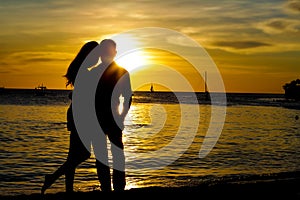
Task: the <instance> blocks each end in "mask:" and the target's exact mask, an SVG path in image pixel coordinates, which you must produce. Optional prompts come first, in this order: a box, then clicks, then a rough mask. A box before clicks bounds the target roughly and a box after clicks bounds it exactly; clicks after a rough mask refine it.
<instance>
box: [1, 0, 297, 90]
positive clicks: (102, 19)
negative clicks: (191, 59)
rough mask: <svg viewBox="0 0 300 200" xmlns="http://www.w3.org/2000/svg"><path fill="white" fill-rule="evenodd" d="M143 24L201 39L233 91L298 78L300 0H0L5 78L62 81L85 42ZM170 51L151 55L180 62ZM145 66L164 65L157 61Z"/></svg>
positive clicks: (9, 82) (278, 86) (27, 83)
mask: <svg viewBox="0 0 300 200" xmlns="http://www.w3.org/2000/svg"><path fill="white" fill-rule="evenodd" d="M143 27H161V28H166V29H170V30H174V31H177V32H179V33H182V34H183V35H186V36H187V37H189V38H191V39H193V40H195V41H196V42H197V43H199V44H200V45H201V46H202V47H203V48H204V49H205V50H206V51H207V52H208V54H209V55H210V56H211V58H212V59H213V61H214V62H215V64H216V66H217V67H218V69H219V71H220V73H221V76H222V78H223V81H224V85H225V89H226V91H227V92H268V93H269V92H271V93H283V92H284V91H283V89H282V85H283V84H285V83H286V82H290V81H291V80H294V79H297V78H300V66H299V65H300V1H299V0H285V1H279V0H244V1H243V0H226V1H225V0H223V1H219V0H218V1H217V0H194V1H191V0H190V1H179V0H166V1H162V0H141V1H123V0H122V1H120V0H117V1H104V0H89V1H79V0H43V1H41V0H9V1H0V28H1V32H0V44H1V47H0V86H5V87H8V88H9V87H17V88H34V87H35V86H37V85H38V84H40V83H44V84H46V85H47V86H48V88H55V89H58V88H60V89H64V88H65V79H64V78H63V77H62V75H63V74H64V73H65V71H66V69H67V67H68V65H69V63H70V62H71V61H72V59H73V58H74V57H75V55H76V53H77V52H78V50H79V48H80V47H81V46H82V45H83V44H84V42H86V41H89V40H97V41H100V40H101V39H103V38H104V37H106V36H109V35H112V34H118V33H120V32H123V31H127V30H131V29H136V28H143ZM153 37H156V36H155V35H153ZM165 39H166V40H167V39H168V38H165ZM133 40H134V38H133ZM172 42H173V43H174V42H175V43H176V42H177V43H178V44H179V43H180V42H181V41H180V40H178V41H177V40H172ZM167 53H168V52H161V53H159V54H158V53H157V52H152V53H151V51H148V52H147V55H148V56H149V57H152V58H153V57H155V56H156V57H155V58H156V59H155V60H156V62H157V64H162V63H163V64H165V65H172V63H176V62H174V61H175V60H176V59H178V58H177V57H176V56H175V57H174V56H170V55H168V56H162V55H165V54H167ZM158 55H160V56H158ZM127 59H129V57H128V58H127ZM131 59H137V57H131ZM128 62H132V61H128ZM181 64H184V62H183V61H182V62H181ZM150 69H152V72H151V70H150ZM147 70H148V72H147V73H148V74H149V75H151V76H156V73H158V72H157V70H155V66H154V65H153V67H152V68H147ZM186 71H187V75H186V76H187V77H193V73H194V72H193V70H189V67H187V68H186ZM171 77H172V76H171ZM174 78H175V77H174ZM132 79H133V80H132V81H134V82H135V81H136V80H137V79H139V76H133V77H132ZM191 80H192V78H191ZM192 84H197V83H195V82H193V81H192ZM195 88H196V89H199V90H201V87H200V88H197V87H196V86H195Z"/></svg>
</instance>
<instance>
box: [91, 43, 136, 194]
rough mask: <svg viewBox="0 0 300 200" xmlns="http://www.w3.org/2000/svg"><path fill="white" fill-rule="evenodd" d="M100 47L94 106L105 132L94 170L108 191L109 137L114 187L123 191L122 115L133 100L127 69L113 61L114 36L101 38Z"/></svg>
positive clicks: (102, 187) (125, 113) (96, 152)
mask: <svg viewBox="0 0 300 200" xmlns="http://www.w3.org/2000/svg"><path fill="white" fill-rule="evenodd" d="M99 51H100V52H99V53H100V58H101V61H102V63H101V64H100V66H99V67H101V68H102V69H103V71H102V72H103V73H102V75H101V77H100V80H99V82H98V86H97V89H96V95H95V110H96V115H97V118H98V121H99V124H100V126H101V129H102V131H103V132H101V133H102V134H103V133H104V135H105V137H102V139H103V140H105V141H102V145H100V146H101V147H100V149H94V151H95V155H96V158H97V160H96V167H97V174H98V178H99V182H100V184H101V186H100V187H101V190H102V191H111V190H112V189H111V174H110V167H109V164H108V151H107V143H106V140H107V139H106V138H107V137H108V139H109V141H110V143H111V153H112V161H113V174H112V175H113V178H112V179H113V189H114V191H122V190H124V189H125V185H126V180H125V155H124V145H123V141H122V134H123V133H122V131H123V129H124V119H125V117H126V115H127V113H128V110H129V108H130V105H131V100H132V99H131V96H132V90H131V84H130V76H129V73H128V71H127V70H126V69H124V68H122V67H121V66H119V65H117V64H116V63H115V61H114V58H115V56H116V53H117V51H116V43H115V42H114V41H113V40H111V39H104V40H102V41H101V43H100V50H99ZM104 138H105V139H104ZM100 151H101V152H100Z"/></svg>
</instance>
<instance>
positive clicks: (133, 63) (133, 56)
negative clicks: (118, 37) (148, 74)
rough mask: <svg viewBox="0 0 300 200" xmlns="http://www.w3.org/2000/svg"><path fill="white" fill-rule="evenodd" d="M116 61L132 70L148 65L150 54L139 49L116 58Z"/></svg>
mask: <svg viewBox="0 0 300 200" xmlns="http://www.w3.org/2000/svg"><path fill="white" fill-rule="evenodd" d="M116 62H117V63H118V64H119V65H120V66H122V67H124V68H125V69H127V70H128V71H129V72H131V71H133V70H134V69H137V68H139V67H144V66H146V65H148V64H149V55H147V54H146V52H144V51H142V50H140V49H138V50H136V51H133V52H129V53H128V54H125V55H122V56H120V57H119V58H118V59H116Z"/></svg>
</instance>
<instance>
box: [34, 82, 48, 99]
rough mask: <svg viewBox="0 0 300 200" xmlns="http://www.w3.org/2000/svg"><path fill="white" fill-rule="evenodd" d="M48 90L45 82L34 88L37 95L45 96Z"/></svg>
mask: <svg viewBox="0 0 300 200" xmlns="http://www.w3.org/2000/svg"><path fill="white" fill-rule="evenodd" d="M46 90H47V87H46V86H44V85H43V84H41V85H39V86H37V87H35V89H34V91H35V95H37V96H45V94H46Z"/></svg>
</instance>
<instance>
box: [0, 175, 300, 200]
mask: <svg viewBox="0 0 300 200" xmlns="http://www.w3.org/2000/svg"><path fill="white" fill-rule="evenodd" d="M299 185H300V178H299V177H295V178H290V179H278V180H260V181H252V182H250V181H246V182H221V183H217V184H201V185H198V186H182V187H142V188H131V189H128V190H125V191H122V192H115V191H112V192H101V191H90V192H74V193H70V194H68V193H65V192H59V193H49V194H47V193H46V194H45V195H41V194H38V193H33V194H28V195H25V194H24V195H15V196H14V195H11V196H5V195H0V199H1V200H12V199H14V200H40V199H45V200H46V199H47V200H63V199H97V198H101V197H103V196H110V197H114V196H119V195H121V196H122V198H127V197H129V198H130V197H134V196H135V195H138V196H139V197H140V195H146V196H145V197H150V196H151V197H154V196H158V195H161V194H163V195H169V196H173V195H180V194H185V195H193V194H196V195H199V196H198V197H201V198H203V197H209V198H211V197H222V198H231V199H244V198H249V197H250V198H261V197H264V198H278V197H281V198H284V199H300V187H299ZM193 197H195V196H193Z"/></svg>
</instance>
